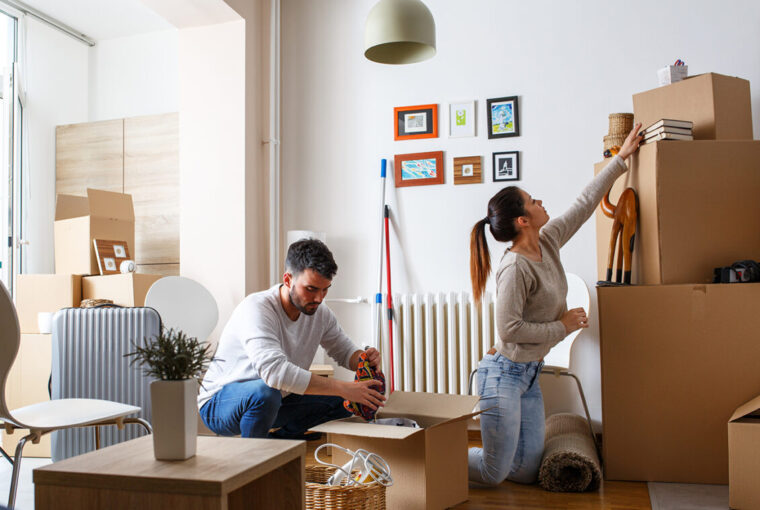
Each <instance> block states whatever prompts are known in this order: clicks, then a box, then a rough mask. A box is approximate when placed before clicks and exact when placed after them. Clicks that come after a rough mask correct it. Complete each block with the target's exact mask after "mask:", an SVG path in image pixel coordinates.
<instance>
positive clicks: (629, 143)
mask: <svg viewBox="0 0 760 510" xmlns="http://www.w3.org/2000/svg"><path fill="white" fill-rule="evenodd" d="M640 129H641V122H637V123H636V125H635V126H633V129H632V130H631V132H630V133H628V137H627V138H626V139H625V142H623V146H622V147H620V151H619V152H618V156H620V157H621V158H623V159H624V160H625V159H628V156H630V155H631V154H633V153H634V152H636V151H637V150H639V144H640V143H641V141H642V140H643V139H644V137H643V136H640V135H639V130H640Z"/></svg>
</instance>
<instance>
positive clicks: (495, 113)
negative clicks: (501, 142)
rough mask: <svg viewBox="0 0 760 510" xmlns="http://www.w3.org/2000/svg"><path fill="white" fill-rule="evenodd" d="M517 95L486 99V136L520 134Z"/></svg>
mask: <svg viewBox="0 0 760 510" xmlns="http://www.w3.org/2000/svg"><path fill="white" fill-rule="evenodd" d="M517 103H518V101H517V96H509V97H496V98H493V99H488V100H486V110H487V113H488V138H508V137H510V136H520V113H519V108H518V104H517Z"/></svg>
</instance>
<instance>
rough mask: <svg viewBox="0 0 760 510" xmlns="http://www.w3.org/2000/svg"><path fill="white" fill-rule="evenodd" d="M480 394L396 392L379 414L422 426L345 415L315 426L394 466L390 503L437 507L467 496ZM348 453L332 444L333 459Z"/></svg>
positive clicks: (393, 505) (336, 460)
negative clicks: (472, 422) (471, 430)
mask: <svg viewBox="0 0 760 510" xmlns="http://www.w3.org/2000/svg"><path fill="white" fill-rule="evenodd" d="M479 398H480V397H474V396H463V395H441V394H436V393H412V392H404V391H395V392H393V393H392V394H391V395H390V396H389V397H388V400H387V401H386V404H385V407H383V408H382V410H381V411H380V413H378V418H410V419H412V420H415V421H416V422H417V423H418V424H419V425H420V427H421V428H411V427H398V426H392V425H378V424H373V423H365V422H364V421H363V420H361V419H359V418H347V419H345V420H335V421H331V422H328V423H323V424H322V425H319V426H317V427H314V428H312V429H311V430H313V431H316V432H325V433H327V434H328V441H329V442H331V443H335V444H337V445H340V446H342V447H344V448H348V449H349V450H352V451H356V450H357V449H359V448H363V449H365V450H367V451H369V452H372V453H376V454H378V455H380V456H381V457H383V459H385V461H386V462H387V463H388V465H389V466H390V468H391V475H392V476H393V485H392V486H391V487H388V489H387V492H386V500H387V502H388V508H403V509H404V510H416V509H420V510H424V509H429V510H434V509H439V508H448V507H451V506H454V505H456V504H458V503H461V502H462V501H466V500H467V494H468V482H467V418H469V417H471V416H472V415H473V412H472V411H473V408H474V407H475V405H476V404H477V403H478V400H479ZM348 460H350V459H349V457H348V456H347V455H346V454H345V453H343V452H341V451H339V450H337V449H335V448H334V449H333V463H335V464H339V465H342V464H344V463H345V462H347V461H348Z"/></svg>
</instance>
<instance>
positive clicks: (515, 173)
mask: <svg viewBox="0 0 760 510" xmlns="http://www.w3.org/2000/svg"><path fill="white" fill-rule="evenodd" d="M492 161H493V162H492V165H493V182H501V181H519V180H520V153H519V152H518V151H509V152H494V153H493V160H492Z"/></svg>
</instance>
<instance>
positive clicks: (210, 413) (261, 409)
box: [200, 379, 282, 438]
mask: <svg viewBox="0 0 760 510" xmlns="http://www.w3.org/2000/svg"><path fill="white" fill-rule="evenodd" d="M281 405H282V394H281V393H280V390H276V389H274V388H270V387H269V386H267V385H266V384H265V383H264V381H263V380H262V379H256V380H253V381H244V382H234V383H230V384H226V385H225V386H224V387H223V388H222V389H221V390H219V391H218V392H216V393H215V394H214V396H213V397H211V400H209V401H208V402H206V403H205V404H204V405H203V407H202V408H201V411H200V413H201V418H202V419H203V423H205V424H206V426H207V427H208V428H209V429H211V431H212V432H214V433H215V434H219V435H221V436H236V435H238V434H239V435H241V436H242V437H259V438H264V437H267V433H268V432H269V429H270V428H272V424H273V423H274V420H275V418H276V417H277V413H278V411H279V410H280V406H281Z"/></svg>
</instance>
